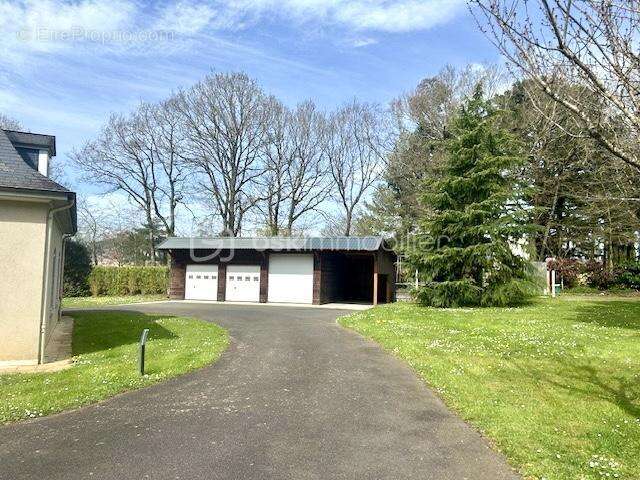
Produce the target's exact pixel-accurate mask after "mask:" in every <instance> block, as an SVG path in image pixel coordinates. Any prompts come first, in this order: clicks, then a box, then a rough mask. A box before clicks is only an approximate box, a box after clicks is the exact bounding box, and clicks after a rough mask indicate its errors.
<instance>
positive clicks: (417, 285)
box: [416, 268, 420, 289]
mask: <svg viewBox="0 0 640 480" xmlns="http://www.w3.org/2000/svg"><path fill="white" fill-rule="evenodd" d="M419 286H420V285H419V284H418V269H417V268H416V289H417V288H418V287H419Z"/></svg>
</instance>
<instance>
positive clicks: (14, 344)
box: [0, 200, 48, 361]
mask: <svg viewBox="0 0 640 480" xmlns="http://www.w3.org/2000/svg"><path fill="white" fill-rule="evenodd" d="M47 214H48V204H44V203H31V202H15V201H8V200H0V265H1V266H0V361H6V360H33V361H35V360H37V357H38V342H39V327H40V312H41V302H42V293H43V292H42V280H43V278H42V277H43V271H44V255H45V237H46V230H47V228H46V226H47Z"/></svg>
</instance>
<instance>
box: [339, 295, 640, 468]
mask: <svg viewBox="0 0 640 480" xmlns="http://www.w3.org/2000/svg"><path fill="white" fill-rule="evenodd" d="M340 321H341V323H342V324H343V325H344V326H347V327H350V328H353V329H354V330H356V331H358V332H360V333H361V334H363V335H364V336H367V337H370V338H372V339H374V340H376V341H377V342H379V343H380V344H381V345H382V346H384V348H386V349H387V350H389V351H391V352H393V353H394V354H395V355H397V356H398V357H400V358H402V359H404V360H405V361H407V362H408V363H409V365H411V367H413V369H414V370H415V371H416V372H417V373H418V374H419V375H420V376H421V377H422V378H423V379H424V380H425V381H426V382H427V383H428V384H430V385H431V386H433V388H434V389H435V390H436V391H437V392H438V393H439V394H440V396H441V397H442V398H443V399H444V401H445V402H446V403H447V404H448V405H449V406H450V407H451V408H453V409H454V410H456V411H457V412H459V414H460V415H461V416H462V417H463V418H465V419H467V420H468V421H469V422H470V423H472V424H474V425H476V426H477V427H478V428H479V429H481V430H482V431H483V432H484V433H485V434H486V435H487V436H488V437H489V438H491V439H492V440H493V442H494V443H495V445H496V446H497V447H498V448H499V449H500V450H501V451H503V452H504V453H505V454H506V456H507V457H508V458H509V460H510V462H511V463H512V464H513V465H514V466H515V467H517V468H518V469H519V470H520V471H521V472H522V473H523V474H524V475H525V476H526V478H535V479H542V478H544V479H547V480H568V479H571V480H583V479H596V478H627V479H638V478H640V454H639V453H640V301H638V299H632V298H611V297H606V298H604V299H601V298H585V297H563V298H560V299H556V300H552V299H548V300H540V301H538V302H536V303H535V304H534V305H532V306H529V307H525V308H521V309H450V310H438V309H431V308H420V307H417V306H415V305H411V304H393V305H386V306H382V307H378V308H375V309H372V310H368V311H363V312H358V313H355V314H352V315H349V316H347V317H344V318H342V319H341V320H340Z"/></svg>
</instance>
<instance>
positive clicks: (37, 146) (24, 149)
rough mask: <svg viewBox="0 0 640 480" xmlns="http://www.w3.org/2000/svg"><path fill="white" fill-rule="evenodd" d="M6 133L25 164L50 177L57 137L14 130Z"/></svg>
mask: <svg viewBox="0 0 640 480" xmlns="http://www.w3.org/2000/svg"><path fill="white" fill-rule="evenodd" d="M5 133H6V134H7V137H9V140H10V141H11V143H12V144H13V146H14V148H15V149H16V151H17V152H18V153H19V154H20V157H22V159H23V160H24V162H25V163H26V164H27V165H29V166H30V167H31V168H33V169H34V170H37V171H38V172H40V173H41V174H42V175H44V176H45V177H48V176H49V163H50V160H51V157H54V156H55V154H56V137H53V136H51V135H41V134H38V133H27V132H17V131H13V130H5Z"/></svg>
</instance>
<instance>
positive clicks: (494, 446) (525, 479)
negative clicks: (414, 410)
mask: <svg viewBox="0 0 640 480" xmlns="http://www.w3.org/2000/svg"><path fill="white" fill-rule="evenodd" d="M374 308H375V307H374ZM358 313H361V312H357V311H356V312H351V313H348V314H346V315H342V316H340V317H338V318H336V324H337V325H338V326H339V327H340V328H342V329H343V330H345V331H347V332H350V333H352V334H355V335H357V336H358V337H360V338H362V339H363V340H366V341H367V342H370V343H372V344H374V345H376V346H378V348H380V349H381V350H382V351H383V352H384V353H385V354H387V355H390V356H392V357H393V358H395V359H396V360H398V361H400V362H402V364H403V365H404V366H405V367H407V368H408V369H409V370H411V372H412V373H413V375H414V376H415V377H416V380H418V381H419V382H420V383H421V384H422V385H424V386H425V387H426V388H428V389H429V391H430V392H431V393H433V394H434V395H435V396H436V398H437V399H438V400H440V401H441V402H442V404H443V405H444V406H445V407H446V408H447V410H449V411H450V412H451V413H452V414H454V415H455V416H456V417H458V418H459V419H460V420H461V421H463V422H464V423H465V424H466V425H467V426H468V427H469V428H471V429H472V430H473V431H474V432H476V433H477V434H478V435H480V437H482V439H484V440H485V441H486V442H487V444H488V445H489V447H490V448H491V450H493V451H494V452H495V453H497V454H499V455H501V456H502V458H504V460H505V462H506V463H507V465H509V467H510V468H511V469H512V470H513V471H514V473H516V474H517V475H519V476H520V477H522V479H523V480H529V479H530V478H533V477H527V476H525V473H524V472H523V471H522V470H521V469H520V468H519V467H518V466H516V465H515V464H514V462H513V461H512V460H511V458H510V457H508V456H507V455H506V454H505V453H504V452H503V451H502V450H501V449H500V448H499V447H498V445H497V444H496V442H495V440H494V439H493V438H491V437H490V436H488V435H487V434H486V432H485V431H484V430H482V429H481V428H480V427H479V426H478V425H476V424H475V423H473V422H472V421H471V420H469V419H467V418H465V416H464V415H463V414H462V412H460V411H459V410H458V409H457V408H455V407H454V406H452V405H450V404H449V402H447V400H446V399H445V398H444V397H442V395H440V392H438V390H437V387H436V386H435V385H433V384H431V383H429V382H428V381H427V380H425V379H424V378H423V377H422V375H420V373H419V372H417V371H416V369H415V368H414V367H413V366H412V365H411V364H410V363H409V362H407V361H406V360H405V359H404V358H402V357H400V356H398V355H396V354H395V353H394V352H393V351H392V350H389V349H387V348H385V347H384V345H382V344H381V343H379V342H377V341H375V340H374V339H373V338H370V337H367V336H365V335H363V334H362V333H360V332H358V331H357V330H355V329H353V328H350V327H347V326H345V325H343V324H342V323H341V320H342V319H344V318H346V317H349V316H351V315H357V314H358Z"/></svg>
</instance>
